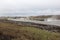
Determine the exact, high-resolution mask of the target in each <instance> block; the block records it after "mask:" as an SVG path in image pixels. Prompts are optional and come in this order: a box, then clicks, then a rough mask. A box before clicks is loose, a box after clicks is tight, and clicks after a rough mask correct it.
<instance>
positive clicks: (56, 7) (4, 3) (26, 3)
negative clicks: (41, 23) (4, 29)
mask: <svg viewBox="0 0 60 40" xmlns="http://www.w3.org/2000/svg"><path fill="white" fill-rule="evenodd" d="M49 14H50V15H56V14H57V15H60V0H0V16H29V15H49Z"/></svg>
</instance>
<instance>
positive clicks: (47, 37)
mask: <svg viewBox="0 0 60 40" xmlns="http://www.w3.org/2000/svg"><path fill="white" fill-rule="evenodd" d="M0 40H60V33H54V32H48V31H46V30H41V29H38V28H34V27H26V26H24V27H23V26H18V25H16V24H11V23H3V22H0Z"/></svg>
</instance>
